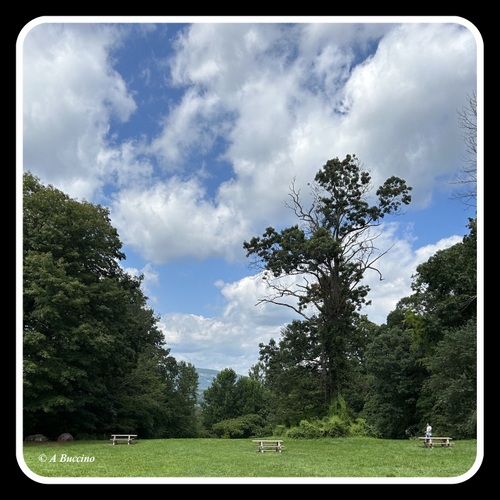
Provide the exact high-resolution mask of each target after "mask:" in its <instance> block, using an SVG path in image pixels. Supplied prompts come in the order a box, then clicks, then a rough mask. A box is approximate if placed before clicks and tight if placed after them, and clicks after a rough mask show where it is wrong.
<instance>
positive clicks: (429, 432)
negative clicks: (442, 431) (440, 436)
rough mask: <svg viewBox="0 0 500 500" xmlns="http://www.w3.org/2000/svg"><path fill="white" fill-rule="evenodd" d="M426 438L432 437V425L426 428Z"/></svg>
mask: <svg viewBox="0 0 500 500" xmlns="http://www.w3.org/2000/svg"><path fill="white" fill-rule="evenodd" d="M425 437H426V438H431V437H432V427H431V425H430V424H427V427H426V428H425Z"/></svg>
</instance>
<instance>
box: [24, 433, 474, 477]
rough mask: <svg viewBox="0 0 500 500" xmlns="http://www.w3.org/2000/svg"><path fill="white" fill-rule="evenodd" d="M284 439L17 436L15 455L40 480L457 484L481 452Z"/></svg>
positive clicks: (467, 445)
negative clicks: (260, 442)
mask: <svg viewBox="0 0 500 500" xmlns="http://www.w3.org/2000/svg"><path fill="white" fill-rule="evenodd" d="M284 446H285V449H284V450H283V451H282V452H281V453H276V452H267V453H257V452H256V446H255V444H254V443H252V441H251V439H234V440H233V439H151V440H141V439H139V440H138V441H137V442H136V443H135V444H133V445H130V446H129V445H127V444H118V445H115V446H112V445H111V444H110V442H109V441H73V442H69V443H57V442H47V443H23V446H22V455H23V456H20V457H18V461H19V463H20V465H21V466H22V468H23V470H24V471H25V473H27V475H30V476H32V478H33V479H35V480H37V481H39V482H42V483H44V482H57V481H51V480H46V479H45V478H142V479H144V478H243V479H248V481H245V480H242V481H241V482H256V483H258V480H257V479H258V478H304V479H307V480H308V481H309V480H311V481H312V482H313V479H315V478H330V479H332V480H334V479H336V478H337V479H338V478H454V480H452V481H450V480H448V481H444V482H452V483H453V482H455V483H459V482H462V481H463V480H464V479H461V478H460V476H462V475H464V474H467V473H468V472H469V470H471V469H472V468H473V467H474V466H475V461H476V458H478V461H479V462H480V461H481V459H482V457H477V443H476V441H475V440H467V441H456V442H455V443H454V445H453V447H451V448H441V447H436V448H424V447H423V446H422V443H421V442H420V441H415V440H383V439H373V438H335V439H331V438H325V439H309V440H303V439H285V440H284ZM23 462H24V463H23ZM24 464H25V465H24ZM476 467H477V465H476ZM476 467H475V468H474V471H473V472H475V470H476ZM33 475H36V476H33ZM38 476H40V477H38ZM252 478H253V479H254V480H253V481H251V480H250V479H252ZM465 479H467V478H465ZM80 482H81V481H80ZM110 482H114V481H110ZM138 482H141V481H138ZM143 482H147V481H143ZM165 482H168V481H165ZM177 482H179V481H177ZM186 482H189V481H188V480H187V479H186ZM263 482H267V481H263ZM282 482H284V481H282ZM332 482H335V481H332ZM343 482H346V481H343ZM389 482H390V481H389ZM435 482H437V481H435Z"/></svg>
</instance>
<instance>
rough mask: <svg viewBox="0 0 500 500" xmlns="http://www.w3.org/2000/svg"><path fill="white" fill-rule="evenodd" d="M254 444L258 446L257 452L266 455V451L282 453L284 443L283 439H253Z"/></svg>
mask: <svg viewBox="0 0 500 500" xmlns="http://www.w3.org/2000/svg"><path fill="white" fill-rule="evenodd" d="M252 442H253V443H256V444H257V451H258V452H260V453H264V452H265V451H277V452H279V453H281V450H282V449H283V444H282V443H283V441H282V440H281V439H252Z"/></svg>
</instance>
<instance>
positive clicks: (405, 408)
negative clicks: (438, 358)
mask: <svg viewBox="0 0 500 500" xmlns="http://www.w3.org/2000/svg"><path fill="white" fill-rule="evenodd" d="M420 359H421V353H420V352H418V351H415V349H414V348H413V347H412V336H411V332H408V331H405V330H404V329H402V328H398V327H394V326H393V327H385V326H382V327H380V331H379V333H378V335H376V337H375V338H374V339H372V342H371V343H370V345H369V346H368V348H367V352H366V370H367V375H368V377H367V381H368V383H369V390H368V392H367V394H366V403H365V406H364V408H363V411H362V412H361V415H362V416H363V417H364V418H366V420H367V421H368V422H369V423H370V425H371V426H372V427H374V428H375V429H376V430H377V433H378V435H379V436H380V437H382V438H385V439H402V438H408V437H410V436H412V435H415V434H418V428H419V427H418V423H419V422H420V415H419V411H418V410H419V408H418V400H419V397H420V393H421V390H422V386H423V384H424V381H425V379H426V377H427V376H428V373H427V370H426V369H425V367H424V366H422V364H421V363H420V362H419V360H420Z"/></svg>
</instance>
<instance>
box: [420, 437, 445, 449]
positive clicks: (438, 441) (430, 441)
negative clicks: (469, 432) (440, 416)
mask: <svg viewBox="0 0 500 500" xmlns="http://www.w3.org/2000/svg"><path fill="white" fill-rule="evenodd" d="M419 439H421V440H422V441H423V442H424V447H425V448H432V447H433V446H434V445H441V446H447V447H450V446H451V445H452V444H453V443H452V440H453V438H451V437H434V436H432V437H419Z"/></svg>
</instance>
